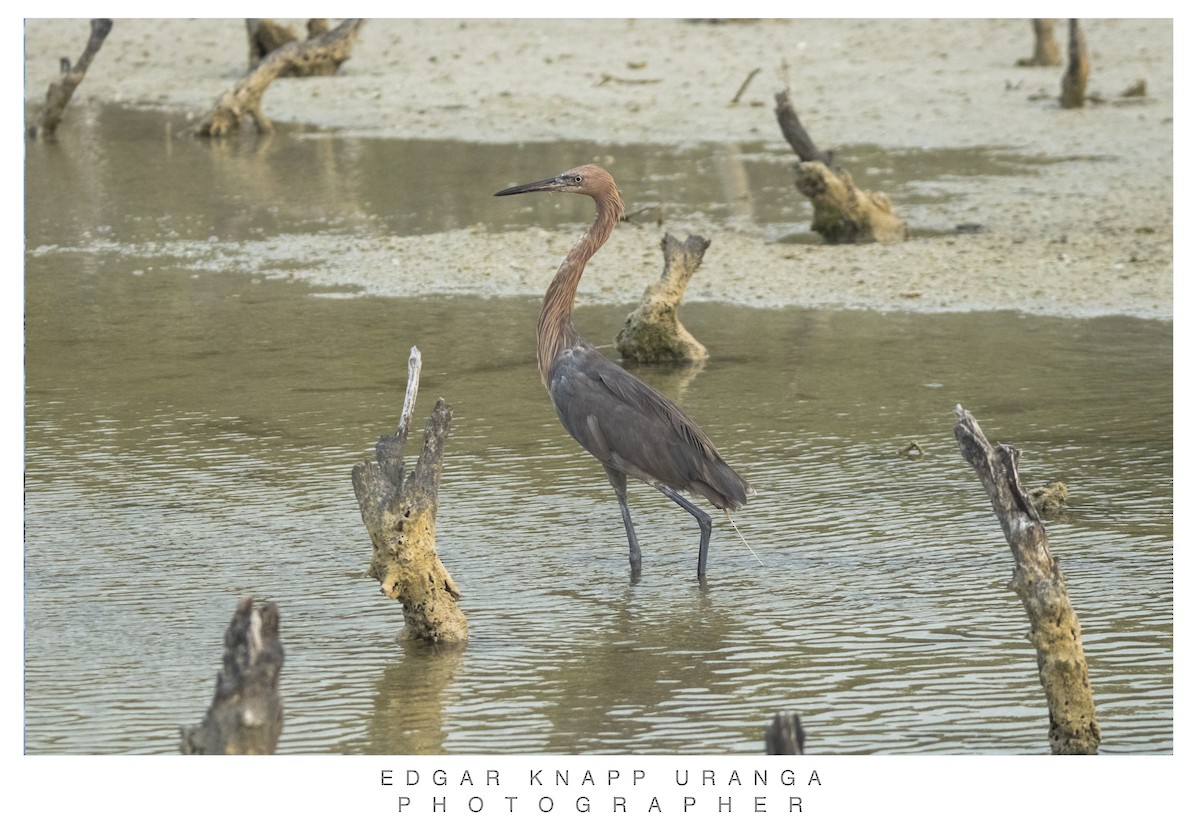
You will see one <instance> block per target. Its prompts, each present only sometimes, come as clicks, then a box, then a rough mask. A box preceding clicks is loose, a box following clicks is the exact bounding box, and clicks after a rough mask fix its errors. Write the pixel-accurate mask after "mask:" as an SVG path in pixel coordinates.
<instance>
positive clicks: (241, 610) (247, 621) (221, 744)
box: [179, 597, 283, 755]
mask: <svg viewBox="0 0 1200 827" xmlns="http://www.w3.org/2000/svg"><path fill="white" fill-rule="evenodd" d="M282 668H283V644H282V643H280V642H279V607H278V606H276V605H275V604H274V603H268V604H266V605H265V606H260V607H258V608H254V601H253V599H252V598H249V597H245V598H242V600H241V601H240V602H239V603H238V607H237V611H236V612H234V615H233V620H231V621H230V622H229V628H228V629H227V630H226V631H225V657H224V663H223V665H222V668H221V672H220V674H218V675H217V691H216V694H214V695H213V700H212V704H211V705H210V706H209V708H208V712H207V713H206V714H205V716H204V720H203V721H202V722H201V723H200V724H199V725H198V726H194V727H180V744H179V751H180V752H182V753H183V754H184V755H270V754H272V753H274V752H275V744H276V742H278V741H279V734H280V732H282V731H283V701H282V699H280V697H279V672H280V670H281V669H282Z"/></svg>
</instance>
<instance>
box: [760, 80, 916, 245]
mask: <svg viewBox="0 0 1200 827" xmlns="http://www.w3.org/2000/svg"><path fill="white" fill-rule="evenodd" d="M775 118H776V120H777V121H779V129H780V131H781V132H783V135H784V137H785V138H786V139H787V141H788V143H789V144H791V147H792V149H793V150H794V151H795V153H796V155H797V156H798V157H799V158H800V162H799V163H798V164H797V165H796V166H795V167H794V170H795V176H796V188H797V189H798V190H800V192H802V193H803V194H804V195H805V196H807V197H808V199H809V200H810V201H811V202H812V205H813V223H812V229H813V231H814V232H816V233H818V234H819V235H820V236H821V238H822V239H824V240H825V241H826V242H827V243H830V244H846V243H865V242H872V241H875V242H882V243H886V242H891V241H903V240H904V239H906V238H908V225H907V224H906V223H905V222H903V221H901V220H900V218H898V217H897V216H896V213H895V211H894V210H893V209H892V202H891V200H890V199H889V198H888V197H887V196H886V195H884V194H883V193H881V192H871V191H869V190H863V189H859V187H858V186H857V185H856V184H855V183H854V179H853V178H852V177H851V175H850V173H849V171H847V170H845V169H843V168H841V167H838V166H834V165H833V153H832V152H829V151H825V152H822V151H821V150H819V149H817V146H816V144H815V143H814V142H813V140H812V138H810V137H809V135H808V132H807V130H805V129H804V127H803V125H801V123H800V118H799V116H797V115H796V109H795V107H794V106H792V100H791V94H790V93H789V92H788V90H786V89H785V90H783V91H782V92H778V93H777V94H776V95H775Z"/></svg>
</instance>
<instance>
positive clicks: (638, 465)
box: [496, 164, 754, 579]
mask: <svg viewBox="0 0 1200 827" xmlns="http://www.w3.org/2000/svg"><path fill="white" fill-rule="evenodd" d="M525 192H573V193H579V194H581V195H588V196H591V197H592V198H593V199H594V200H595V202H596V217H595V219H594V220H593V221H592V224H591V226H590V227H589V228H588V231H587V232H586V233H584V235H583V236H582V237H580V239H579V240H578V241H576V242H575V244H574V245H573V246H572V247H571V249H570V251H569V252H568V253H567V257H566V258H565V259H563V263H562V265H561V266H559V268H558V272H557V273H556V274H555V276H554V279H553V280H552V281H551V282H550V286H549V287H548V288H547V289H546V296H545V299H544V300H543V302H542V312H541V315H540V316H539V318H538V331H537V355H538V370H539V371H540V373H541V376H542V383H543V384H544V385H545V386H546V390H547V391H549V393H550V399H551V400H552V401H553V402H554V409H555V412H556V413H557V414H558V418H559V420H560V421H561V422H562V424H563V427H565V428H566V429H567V433H569V434H570V435H571V436H573V437H574V438H575V440H576V441H578V442H579V444H580V445H582V446H583V447H584V448H585V449H587V451H588V453H590V454H591V455H592V456H594V457H595V458H596V459H598V460H599V461H600V463H601V464H602V465H603V466H604V469H605V471H606V472H607V474H608V481H609V483H611V485H612V487H613V490H614V491H616V494H617V500H618V502H619V503H620V506H621V518H622V520H623V521H624V523H625V534H626V537H627V539H628V541H629V563H630V567H631V568H632V570H633V572H634V573H635V574H636V573H638V572H639V571H640V570H641V548H640V546H639V545H638V541H637V536H636V535H635V534H634V530H633V521H632V519H631V518H630V515H629V505H628V503H627V501H626V494H625V489H626V481H627V478H628V477H633V478H635V479H640V480H643V481H645V482H647V483H649V484H650V485H652V486H654V487H655V488H657V489H658V490H659V491H661V492H662V493H663V494H665V495H666V496H668V497H670V498H671V499H672V500H674V501H675V502H676V503H678V504H679V505H680V506H682V507H683V508H684V509H686V510H687V511H688V512H689V513H690V514H691V515H692V516H693V517H695V518H696V521H697V523H699V525H700V557H699V561H698V563H697V567H696V571H697V575H698V576H699V577H700V578H701V579H703V578H704V572H705V567H706V560H707V555H708V539H709V534H710V532H711V529H712V519H711V518H710V517H709V515H708V514H706V513H705V512H704V511H702V510H701V509H700V508H698V507H696V506H695V505H694V504H692V503H691V502H689V501H688V500H687V499H686V498H685V497H683V496H682V495H681V494H680V492H682V491H686V492H688V493H691V494H694V495H696V496H700V497H704V498H705V499H706V500H708V501H709V502H710V503H712V504H713V505H715V506H716V507H718V508H720V509H723V510H724V509H731V510H732V509H736V508H738V507H740V506H742V505H744V504H745V503H746V499H747V497H748V496H749V495H750V494H752V493H754V488H753V487H752V486H751V485H750V484H749V483H748V482H746V481H745V480H744V479H742V477H741V476H739V475H738V473H737V472H736V471H734V470H733V469H732V468H730V467H729V466H728V465H727V464H726V463H725V461H724V460H722V459H721V457H720V455H719V454H718V453H717V449H716V447H715V446H714V445H713V443H712V441H711V440H710V439H709V438H708V437H707V436H705V434H704V432H703V431H701V430H700V428H699V426H697V425H696V424H695V423H694V422H692V420H691V419H689V418H688V416H687V414H685V413H684V412H683V411H681V410H680V409H679V407H678V406H677V405H676V404H675V403H674V402H672V401H671V400H669V399H667V398H666V397H665V396H663V395H662V394H661V393H659V392H658V391H656V390H655V389H654V388H652V387H650V386H649V385H647V384H646V383H645V382H643V381H642V380H640V379H638V378H637V377H636V376H633V375H632V374H631V373H629V372H628V371H626V370H625V369H624V368H622V367H621V366H620V365H617V364H616V363H614V362H611V361H609V360H608V359H606V358H604V357H603V356H601V355H600V353H599V352H598V351H597V350H596V348H594V347H593V346H592V345H591V344H589V343H588V342H587V340H585V339H584V338H583V336H581V335H580V334H579V332H578V331H577V330H576V329H575V323H574V320H573V319H572V316H571V311H572V309H573V307H574V304H575V292H576V290H577V289H578V287H579V280H580V278H581V277H582V276H583V270H584V267H585V266H586V265H587V262H588V260H589V259H590V258H591V257H592V256H593V255H594V254H595V253H596V251H597V250H599V249H600V247H601V245H603V244H604V242H605V241H607V240H608V238H609V236H610V235H611V234H612V231H613V228H614V227H615V226H616V223H617V221H619V220H620V218H621V214H622V212H623V210H624V206H623V204H622V202H621V195H620V193H619V192H618V190H617V185H616V182H615V181H613V178H612V176H611V175H609V174H608V172H606V171H605V170H604V169H602V168H601V167H598V166H595V165H594V164H585V165H584V166H580V167H575V168H574V169H570V170H567V171H566V172H564V173H562V174H561V175H558V176H555V177H554V178H548V179H546V180H544V181H537V182H534V183H532V184H524V185H521V186H517V187H510V188H509V189H505V190H501V191H500V192H498V193H496V195H516V194H518V193H525Z"/></svg>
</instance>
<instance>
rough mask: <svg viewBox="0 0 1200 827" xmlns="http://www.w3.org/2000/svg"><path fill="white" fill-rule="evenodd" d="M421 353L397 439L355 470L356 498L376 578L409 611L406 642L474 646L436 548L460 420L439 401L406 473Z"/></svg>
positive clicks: (413, 361)
mask: <svg viewBox="0 0 1200 827" xmlns="http://www.w3.org/2000/svg"><path fill="white" fill-rule="evenodd" d="M420 372H421V353H420V351H418V350H417V349H416V348H415V347H414V348H413V349H412V352H411V354H410V356H409V360H408V388H407V390H406V391H405V394H404V407H403V410H402V412H401V414H400V425H399V426H398V427H397V429H396V433H395V434H393V435H390V436H387V435H385V436H381V437H380V438H379V442H378V443H377V444H376V445H375V459H374V461H371V460H366V461H364V462H361V463H359V464H358V465H356V466H354V471H353V473H352V475H351V476H352V480H353V483H354V495H355V496H356V497H357V498H358V507H359V510H360V511H361V512H362V519H363V524H364V525H365V526H366V527H367V531H368V532H369V533H370V535H371V544H372V546H373V547H374V554H373V556H372V558H371V566H370V569H369V573H370V575H371V576H372V577H374V578H375V579H376V580H378V581H379V588H380V591H381V592H383V594H384V595H386V596H387V597H390V598H392V599H393V600H397V601H399V602H400V604H401V606H402V608H403V610H404V631H403V633H402V634H401V637H402V638H406V639H419V640H425V641H428V642H430V643H456V642H462V641H465V640H466V639H467V618H466V616H465V615H464V614H463V613H462V609H460V608H459V606H458V598H459V591H458V587H457V586H455V585H454V580H453V579H452V578H451V577H450V573H449V572H448V571H446V568H445V567H444V566H443V565H442V561H441V559H440V558H439V557H438V554H437V548H436V542H435V541H436V536H437V532H436V527H435V521H436V519H437V505H438V485H439V484H440V483H441V478H442V456H443V452H444V449H445V444H446V435H447V434H448V433H449V430H450V418H451V416H452V414H453V411H452V410H451V408H450V406H449V405H447V404H446V400H444V399H438V401H437V402H436V403H435V404H434V407H433V414H432V415H431V416H430V417H429V420H428V421H427V422H426V423H425V444H424V446H423V448H422V450H421V455H420V456H419V457H418V458H417V463H416V468H415V469H414V470H412V471H411V472H409V473H408V474H407V475H406V473H405V471H406V469H405V465H404V446H405V443H406V442H407V441H408V433H409V427H410V425H411V422H412V411H413V408H414V407H415V405H416V400H417V386H418V383H419V379H420Z"/></svg>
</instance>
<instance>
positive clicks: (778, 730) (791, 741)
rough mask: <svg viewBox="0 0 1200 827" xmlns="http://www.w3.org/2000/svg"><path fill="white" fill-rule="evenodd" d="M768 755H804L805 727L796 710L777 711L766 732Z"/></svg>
mask: <svg viewBox="0 0 1200 827" xmlns="http://www.w3.org/2000/svg"><path fill="white" fill-rule="evenodd" d="M765 740H766V744H767V755H803V754H804V727H803V726H802V725H801V724H800V716H799V715H797V714H796V713H794V712H776V713H775V718H774V719H773V720H772V721H771V723H769V724H767V730H766V734H765Z"/></svg>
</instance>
